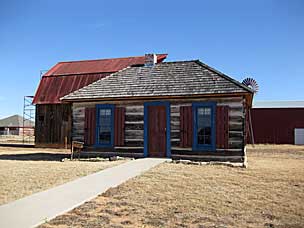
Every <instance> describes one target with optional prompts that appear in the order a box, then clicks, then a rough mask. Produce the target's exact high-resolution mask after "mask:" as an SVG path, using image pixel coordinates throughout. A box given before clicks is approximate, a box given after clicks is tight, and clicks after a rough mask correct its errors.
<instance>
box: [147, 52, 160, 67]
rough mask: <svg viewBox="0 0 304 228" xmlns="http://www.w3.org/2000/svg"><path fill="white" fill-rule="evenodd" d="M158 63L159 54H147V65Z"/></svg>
mask: <svg viewBox="0 0 304 228" xmlns="http://www.w3.org/2000/svg"><path fill="white" fill-rule="evenodd" d="M156 63H157V56H156V55H155V54H145V66H150V67H151V66H154V65H155V64H156Z"/></svg>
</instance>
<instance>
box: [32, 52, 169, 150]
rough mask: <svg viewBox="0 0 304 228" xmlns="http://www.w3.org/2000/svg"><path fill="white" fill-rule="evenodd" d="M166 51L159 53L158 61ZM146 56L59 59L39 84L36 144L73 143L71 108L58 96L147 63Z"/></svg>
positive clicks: (52, 145)
mask: <svg viewBox="0 0 304 228" xmlns="http://www.w3.org/2000/svg"><path fill="white" fill-rule="evenodd" d="M166 57H167V54H157V62H162V61H163V60H164V59H166ZM144 62H145V56H136V57H125V58H112V59H98V60H83V61H70V62H59V63H57V64H56V65H55V66H53V67H52V68H51V69H50V70H49V71H48V72H46V73H45V74H44V75H43V77H42V79H41V81H40V83H39V86H38V89H37V91H36V94H35V97H34V100H33V103H34V104H36V119H35V123H36V127H35V135H36V137H35V144H36V146H47V147H64V146H65V145H70V143H71V132H72V128H73V127H75V126H72V108H71V104H63V102H62V101H60V99H59V98H61V97H63V96H65V95H67V94H69V93H71V92H73V91H75V90H78V89H80V88H82V87H84V86H86V85H89V84H91V83H93V82H95V81H98V80H99V79H101V78H104V77H106V76H109V75H110V74H112V73H115V72H117V71H120V70H122V69H124V68H126V67H128V66H133V65H140V64H144Z"/></svg>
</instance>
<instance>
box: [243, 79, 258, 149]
mask: <svg viewBox="0 0 304 228" xmlns="http://www.w3.org/2000/svg"><path fill="white" fill-rule="evenodd" d="M242 84H244V85H245V86H247V87H249V88H250V89H251V90H252V91H253V95H255V94H256V93H257V92H258V91H259V85H258V83H257V82H256V80H254V79H253V78H245V79H244V80H243V82H242ZM248 119H249V128H250V135H251V143H252V144H253V145H254V136H253V127H252V120H251V112H250V109H248Z"/></svg>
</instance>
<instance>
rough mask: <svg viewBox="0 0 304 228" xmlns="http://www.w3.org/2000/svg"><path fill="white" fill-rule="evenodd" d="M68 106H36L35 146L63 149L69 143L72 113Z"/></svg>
mask: <svg viewBox="0 0 304 228" xmlns="http://www.w3.org/2000/svg"><path fill="white" fill-rule="evenodd" d="M71 111H72V109H71V105H70V104H50V105H39V104H37V105H36V117H35V145H36V146H37V147H55V148H63V147H65V138H67V144H68V146H69V145H70V143H71V127H72V113H71Z"/></svg>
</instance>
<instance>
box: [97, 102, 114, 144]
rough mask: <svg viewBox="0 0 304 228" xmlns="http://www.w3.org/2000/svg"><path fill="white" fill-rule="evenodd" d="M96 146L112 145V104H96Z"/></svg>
mask: <svg viewBox="0 0 304 228" xmlns="http://www.w3.org/2000/svg"><path fill="white" fill-rule="evenodd" d="M95 142H96V144H95V146H96V147H113V145H114V105H111V104H99V105H96V141H95Z"/></svg>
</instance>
